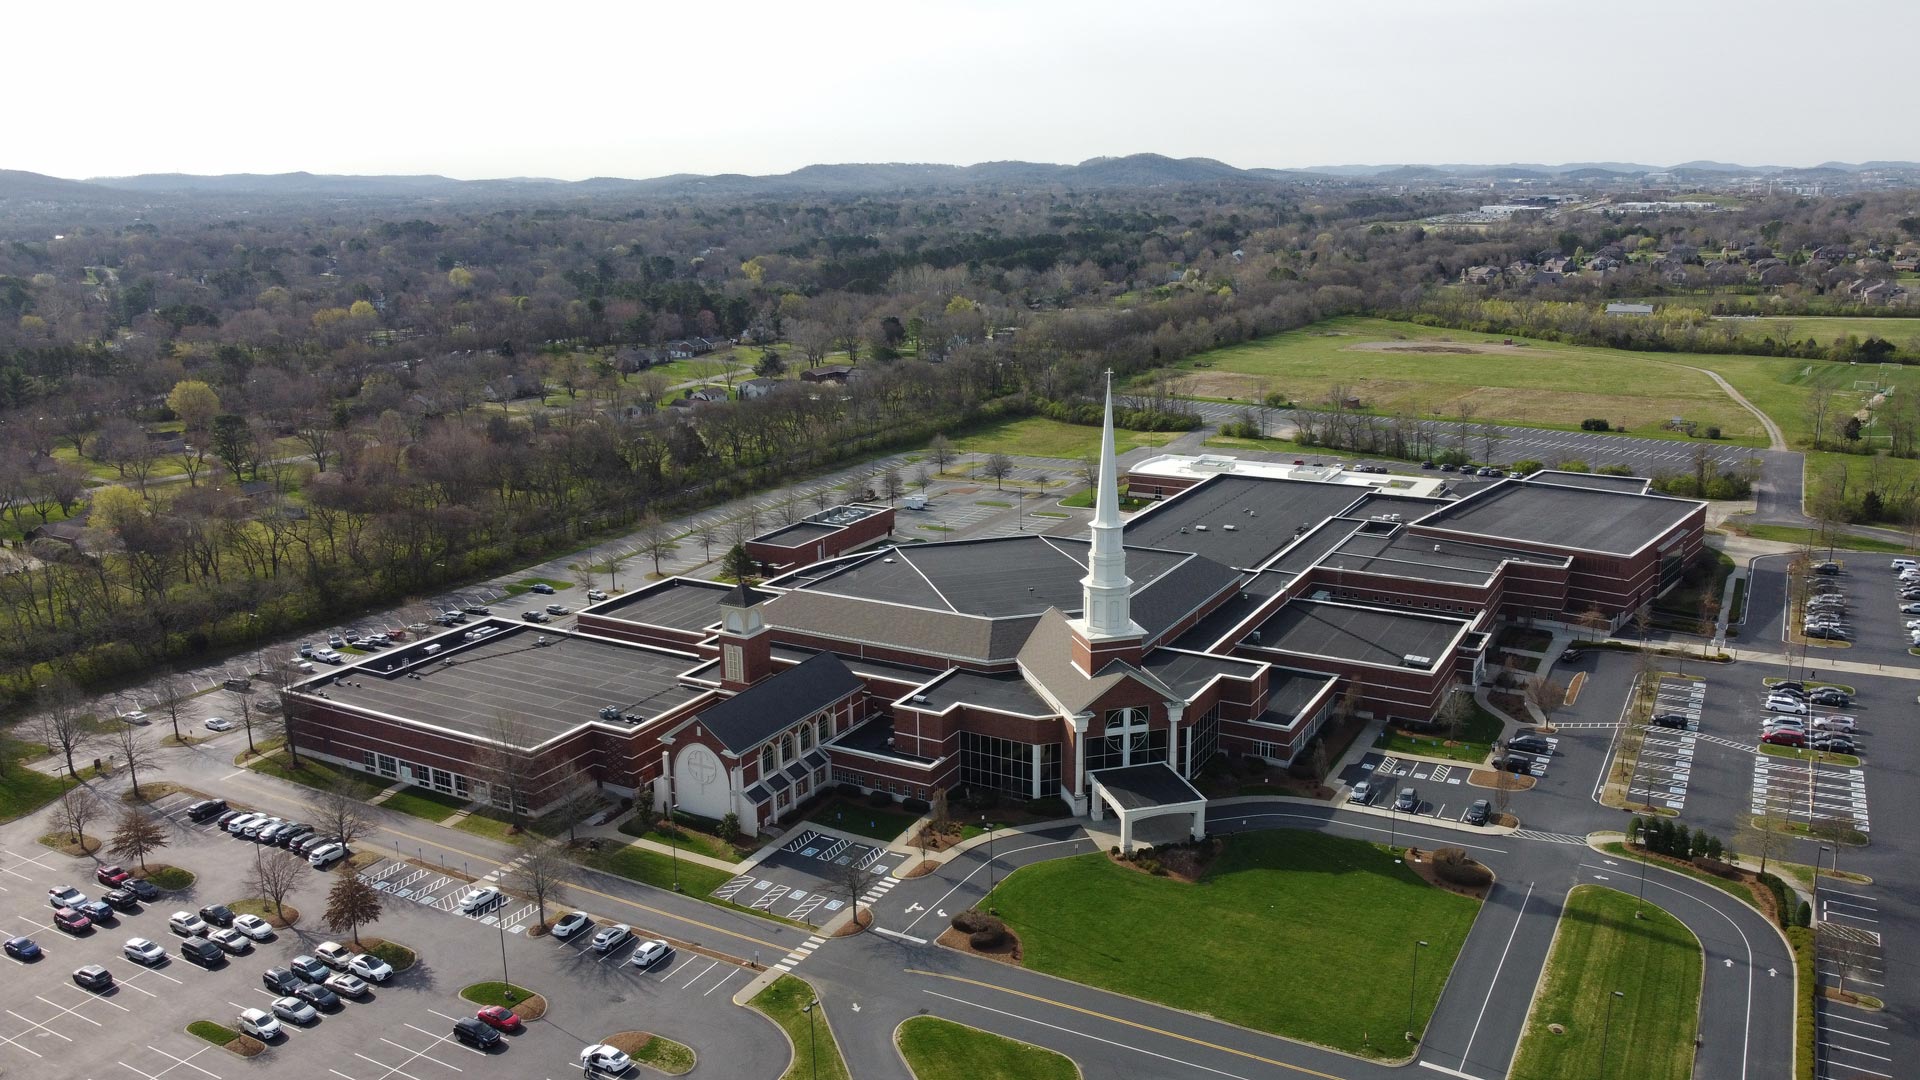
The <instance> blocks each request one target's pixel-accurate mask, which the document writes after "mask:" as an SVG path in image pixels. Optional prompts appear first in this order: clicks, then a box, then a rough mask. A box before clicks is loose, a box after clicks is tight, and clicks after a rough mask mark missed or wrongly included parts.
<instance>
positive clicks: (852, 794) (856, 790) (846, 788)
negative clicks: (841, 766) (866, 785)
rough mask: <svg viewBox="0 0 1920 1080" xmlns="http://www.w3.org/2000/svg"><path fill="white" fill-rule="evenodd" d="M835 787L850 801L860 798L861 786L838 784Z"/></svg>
mask: <svg viewBox="0 0 1920 1080" xmlns="http://www.w3.org/2000/svg"><path fill="white" fill-rule="evenodd" d="M834 786H835V787H836V788H837V789H838V790H839V792H840V794H842V795H845V796H846V797H847V798H849V799H857V798H859V797H860V785H859V784H836V785H834Z"/></svg>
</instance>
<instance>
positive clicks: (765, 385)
mask: <svg viewBox="0 0 1920 1080" xmlns="http://www.w3.org/2000/svg"><path fill="white" fill-rule="evenodd" d="M784 385H786V383H785V382H784V381H783V380H781V379H748V380H747V381H746V382H743V383H741V384H740V399H741V400H742V401H753V400H754V399H756V398H763V397H766V396H767V395H768V394H771V393H773V392H775V391H777V390H779V389H780V388H781V387H782V386H784Z"/></svg>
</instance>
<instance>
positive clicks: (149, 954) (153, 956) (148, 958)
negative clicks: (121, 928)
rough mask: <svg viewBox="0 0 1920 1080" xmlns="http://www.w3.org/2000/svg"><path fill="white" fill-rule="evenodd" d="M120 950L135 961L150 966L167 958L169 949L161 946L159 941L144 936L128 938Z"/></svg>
mask: <svg viewBox="0 0 1920 1080" xmlns="http://www.w3.org/2000/svg"><path fill="white" fill-rule="evenodd" d="M120 952H121V954H122V955H123V956H125V957H126V958H127V959H129V960H131V961H133V962H134V963H136V964H144V965H146V966H148V967H152V966H153V965H155V964H158V963H161V962H162V961H164V960H166V958H167V950H165V949H163V948H161V947H160V945H159V943H158V942H153V941H148V940H147V939H146V938H143V937H136V938H128V939H127V943H126V944H125V945H122V946H120Z"/></svg>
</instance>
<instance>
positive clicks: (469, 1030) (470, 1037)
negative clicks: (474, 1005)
mask: <svg viewBox="0 0 1920 1080" xmlns="http://www.w3.org/2000/svg"><path fill="white" fill-rule="evenodd" d="M453 1037H454V1038H456V1039H458V1040H460V1041H461V1042H463V1043H466V1044H467V1045H468V1046H471V1047H473V1048H474V1049H475V1050H486V1049H489V1048H491V1047H493V1046H495V1045H496V1044H498V1043H499V1042H500V1033H499V1032H497V1031H495V1030H493V1029H492V1028H490V1027H488V1026H487V1025H485V1024H483V1023H481V1022H480V1021H479V1020H477V1019H475V1018H473V1017H471V1016H463V1017H461V1018H460V1019H458V1020H455V1021H454V1022H453Z"/></svg>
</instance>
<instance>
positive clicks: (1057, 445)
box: [953, 416, 1179, 460]
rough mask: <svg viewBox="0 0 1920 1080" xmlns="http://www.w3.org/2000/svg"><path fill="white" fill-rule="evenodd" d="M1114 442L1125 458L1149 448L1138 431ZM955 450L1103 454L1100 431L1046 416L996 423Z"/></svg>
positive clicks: (961, 440)
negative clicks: (1143, 448)
mask: <svg viewBox="0 0 1920 1080" xmlns="http://www.w3.org/2000/svg"><path fill="white" fill-rule="evenodd" d="M1178 434H1179V432H1172V433H1161V434H1159V435H1156V436H1153V439H1154V441H1156V442H1158V443H1165V442H1166V441H1167V440H1168V439H1170V438H1173V437H1174V436H1175V435H1178ZM1113 440H1114V441H1113V448H1114V450H1115V451H1116V452H1118V453H1122V454H1124V453H1126V452H1127V451H1129V450H1131V449H1133V448H1134V447H1136V446H1144V445H1146V443H1147V441H1148V436H1146V435H1143V434H1141V433H1140V432H1137V431H1124V430H1115V431H1114V433H1113ZM953 448H954V449H955V450H959V451H963V452H966V453H973V454H995V453H999V454H1027V455H1031V456H1033V457H1052V458H1072V459H1075V460H1078V459H1080V458H1085V457H1092V456H1094V455H1095V454H1098V453H1099V452H1100V429H1099V428H1097V427H1088V426H1085V425H1081V424H1069V423H1066V422H1064V421H1060V420H1049V419H1047V418H1046V417H1044V416H1027V417H1021V418H1019V419H1014V420H994V421H991V422H989V423H985V424H981V425H980V426H978V427H975V428H972V429H970V430H969V431H968V432H967V433H966V434H965V435H962V436H960V437H958V438H956V439H954V440H953Z"/></svg>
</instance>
